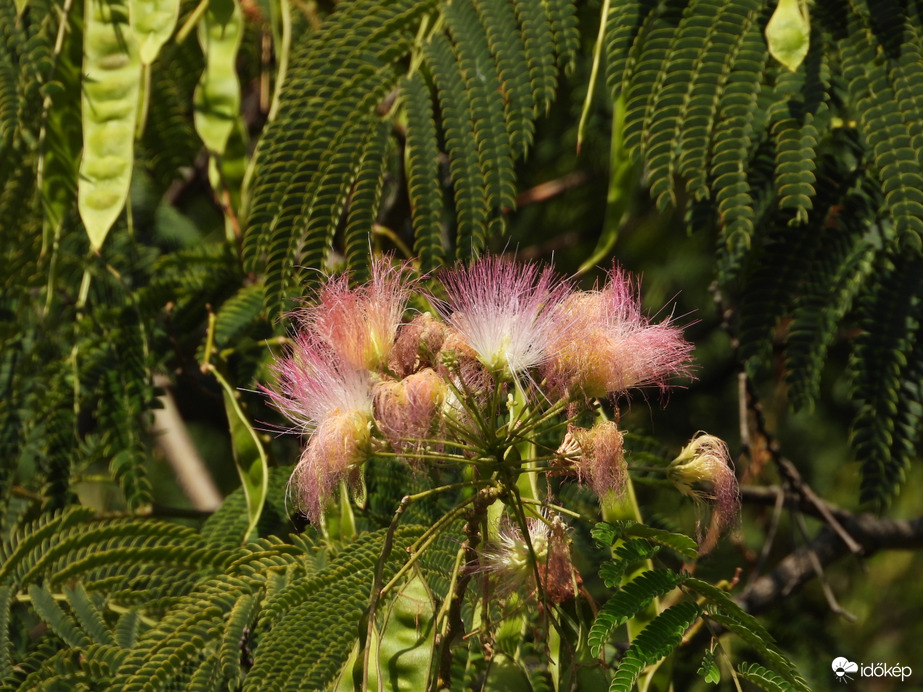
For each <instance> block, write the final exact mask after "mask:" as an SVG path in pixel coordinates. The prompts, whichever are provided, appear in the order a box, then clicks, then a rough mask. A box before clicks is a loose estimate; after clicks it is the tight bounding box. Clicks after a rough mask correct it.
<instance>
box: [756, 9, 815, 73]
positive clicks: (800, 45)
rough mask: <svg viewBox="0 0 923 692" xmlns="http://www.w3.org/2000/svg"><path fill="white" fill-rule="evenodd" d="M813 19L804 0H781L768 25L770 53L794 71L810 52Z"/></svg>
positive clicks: (767, 35) (767, 34)
mask: <svg viewBox="0 0 923 692" xmlns="http://www.w3.org/2000/svg"><path fill="white" fill-rule="evenodd" d="M810 36H811V21H810V19H809V17H808V8H807V3H806V2H804V0H779V4H778V5H777V6H776V11H775V12H773V13H772V17H771V18H770V20H769V23H768V24H767V25H766V43H767V45H768V46H769V53H770V54H771V55H772V57H774V58H775V59H776V60H778V61H779V62H780V63H782V64H783V65H785V66H786V67H787V68H788V69H789V70H791V71H792V72H794V71H795V70H797V69H798V66H799V65H801V63H802V62H803V61H804V58H805V56H806V55H807V54H808V42H809V39H810Z"/></svg>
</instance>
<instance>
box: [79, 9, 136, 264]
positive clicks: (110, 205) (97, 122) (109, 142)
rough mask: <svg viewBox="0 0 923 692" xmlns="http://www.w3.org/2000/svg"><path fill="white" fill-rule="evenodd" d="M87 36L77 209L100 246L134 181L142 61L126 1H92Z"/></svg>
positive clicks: (94, 243) (93, 241)
mask: <svg viewBox="0 0 923 692" xmlns="http://www.w3.org/2000/svg"><path fill="white" fill-rule="evenodd" d="M84 22H85V27H84V41H83V75H84V77H83V95H82V98H81V114H82V120H83V158H82V159H81V162H80V174H79V182H78V184H77V208H78V210H79V211H80V218H81V219H82V220H83V225H84V226H85V227H86V229H87V235H89V237H90V244H91V245H92V246H93V249H94V250H98V249H99V248H100V247H101V246H102V244H103V241H104V240H105V239H106V235H107V234H108V233H109V229H110V228H112V224H113V223H115V220H116V219H117V218H118V216H119V214H120V213H121V212H122V208H123V207H124V206H125V200H126V199H127V197H128V186H129V184H130V183H131V167H132V163H133V162H134V143H135V123H136V121H137V118H138V94H139V93H140V88H141V60H140V58H139V55H138V46H137V43H136V42H135V39H134V34H132V32H131V31H130V30H129V24H128V6H127V4H125V3H124V2H122V1H121V0H87V2H86V9H85V18H84Z"/></svg>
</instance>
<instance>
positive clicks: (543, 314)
mask: <svg viewBox="0 0 923 692" xmlns="http://www.w3.org/2000/svg"><path fill="white" fill-rule="evenodd" d="M406 269H407V268H406V267H405V266H404V265H400V264H395V263H392V262H390V261H388V260H387V259H379V260H376V261H375V262H374V264H373V266H372V272H371V279H370V281H369V282H368V283H366V284H364V285H361V286H358V287H351V286H350V284H349V277H348V276H341V277H334V278H329V279H327V280H326V281H325V282H324V284H323V285H322V286H321V288H320V289H319V291H318V292H317V296H316V300H315V301H314V302H313V303H312V305H310V306H309V307H305V308H303V309H302V310H300V311H299V312H297V313H295V315H294V323H295V325H296V333H295V334H294V336H293V339H292V345H291V348H290V351H289V352H288V353H287V354H286V355H285V357H283V358H281V359H280V360H279V361H278V362H277V363H276V365H275V366H274V373H275V377H276V380H277V385H276V387H275V388H273V389H268V388H267V389H265V391H266V392H267V394H268V396H269V398H270V400H271V402H272V403H273V404H274V405H275V406H276V407H277V408H278V409H279V410H280V411H282V412H283V413H284V414H285V415H286V416H287V417H288V418H289V419H290V420H291V421H292V423H293V431H295V432H298V433H301V434H303V435H304V436H305V437H306V438H307V444H306V447H305V449H304V452H303V453H302V455H301V459H300V460H299V462H298V464H297V466H296V468H295V471H294V473H293V477H292V484H291V487H292V489H293V495H294V497H295V498H296V501H297V503H298V505H299V507H300V508H301V510H302V511H304V513H305V514H306V515H307V516H308V517H309V518H310V519H311V520H312V521H314V522H317V521H320V520H322V519H323V516H324V512H325V510H326V508H327V504H328V502H329V501H330V500H331V499H332V498H333V497H334V491H335V490H336V488H337V487H338V485H339V484H340V483H342V482H347V483H351V484H352V485H353V486H357V485H359V484H361V478H362V475H361V468H362V466H363V464H364V463H365V462H366V461H367V460H368V459H369V458H370V457H371V456H372V455H373V454H379V455H392V456H395V457H397V458H400V459H403V460H405V461H407V462H409V463H410V464H411V465H413V466H414V467H415V468H420V467H421V466H423V465H424V463H429V462H431V461H432V462H440V460H441V463H444V464H451V463H453V460H462V461H465V463H468V464H473V465H474V466H475V467H476V468H477V469H480V471H476V474H478V473H479V474H481V475H480V476H477V477H480V478H489V477H493V478H499V477H501V476H502V477H504V478H507V477H510V476H509V473H512V474H513V476H515V475H516V474H518V473H519V472H520V466H519V465H520V464H522V463H524V462H526V461H529V460H520V457H519V455H506V454H505V452H503V450H504V449H508V448H511V447H512V446H514V445H517V444H519V443H520V442H523V441H526V440H525V438H526V437H528V435H530V434H534V433H536V432H537V428H536V427H535V425H537V423H534V421H539V420H547V418H543V416H546V414H547V412H548V411H549V409H551V408H553V407H554V408H555V411H556V412H561V413H563V412H564V411H565V410H568V411H570V412H571V413H573V412H574V411H580V410H584V411H585V410H588V409H587V406H586V404H587V403H589V402H591V401H592V400H596V399H601V398H605V397H608V398H610V399H611V400H612V401H613V402H615V401H616V400H617V399H618V398H619V397H621V396H623V395H624V394H625V393H626V392H628V391H629V390H631V389H634V388H639V387H647V386H654V387H658V388H660V389H662V390H663V389H665V388H666V387H667V386H668V383H669V381H670V379H671V378H673V377H674V376H677V375H688V374H689V370H690V356H691V350H692V347H691V345H690V344H689V343H688V342H687V341H686V340H685V339H684V338H683V335H682V331H681V329H680V328H679V327H678V326H677V325H676V323H675V322H674V320H672V319H670V318H668V319H664V320H663V321H660V322H654V321H652V320H651V319H649V318H647V317H645V316H644V314H643V313H642V311H641V307H640V299H639V291H638V286H637V284H636V283H635V282H633V281H632V280H631V279H630V278H629V277H628V275H627V274H626V273H625V272H624V271H623V270H621V269H619V268H618V267H615V268H613V269H612V271H611V272H609V275H608V277H607V281H606V282H605V285H604V286H603V287H602V288H597V289H595V290H592V291H580V290H577V289H575V288H574V287H573V286H572V285H571V284H570V283H569V282H567V281H565V280H563V279H561V278H558V277H557V276H556V275H555V274H554V272H553V271H552V270H551V269H550V268H542V267H540V266H537V265H535V264H524V263H517V262H514V261H511V260H508V259H504V258H499V257H486V258H483V259H480V260H478V261H476V262H474V263H472V264H471V266H469V267H467V268H459V269H454V270H450V271H446V272H444V273H443V274H442V275H441V276H437V280H438V283H437V285H435V287H434V288H433V289H432V290H431V292H428V293H424V292H422V291H420V290H418V285H417V283H416V282H415V281H414V280H411V279H408V278H407V271H406ZM414 293H418V294H419V295H420V297H422V298H423V299H425V300H428V301H429V302H430V304H431V305H432V306H433V313H420V314H417V315H416V316H414V317H413V318H412V319H410V320H409V321H407V319H406V318H407V317H408V315H407V314H406V313H407V306H408V303H409V300H410V297H411V295H412V294H414ZM515 401H518V402H519V404H515V403H514V402H515ZM517 406H518V408H517ZM501 408H504V410H502V411H501V410H500V409H501ZM523 411H525V413H523ZM552 413H554V412H552ZM530 416H531V418H530ZM530 425H531V426H532V427H530ZM524 436H525V437H524ZM697 439H698V440H699V442H698V443H697V444H698V445H699V446H700V447H703V448H704V445H705V441H704V439H703V438H697ZM453 445H454V448H453ZM699 456H701V454H699ZM697 458H698V457H697ZM546 460H548V461H550V462H551V465H550V466H549V467H548V469H547V470H548V471H549V472H553V473H567V474H572V475H575V476H576V477H577V478H578V479H579V480H580V481H581V482H586V483H587V484H588V485H589V486H590V487H591V488H592V489H593V490H594V491H595V492H596V493H597V494H598V495H599V496H600V497H601V498H604V497H606V496H611V495H620V494H621V493H622V490H623V488H624V486H625V484H626V482H627V478H628V467H627V463H626V458H625V453H624V449H623V433H622V431H621V430H620V429H619V428H618V426H617V425H616V423H614V422H609V421H602V422H598V423H597V424H596V425H594V426H592V427H590V428H581V427H578V426H577V425H576V424H575V422H574V420H573V419H571V420H570V421H568V425H567V433H566V435H565V437H564V439H563V440H562V442H561V445H560V447H559V449H558V450H557V452H556V453H554V454H553V455H552V456H551V457H546ZM698 463H699V464H700V465H701V464H702V463H704V462H698ZM504 464H506V465H508V468H505V469H504V470H503V472H502V473H501V474H500V475H497V474H498V473H499V469H500V466H503V465H504ZM719 466H720V465H719ZM696 468H697V467H696ZM716 468H717V466H716ZM721 468H726V466H721ZM539 470H540V469H539ZM692 473H693V466H692V465H691V464H690V463H686V462H682V463H676V462H675V465H674V466H672V467H671V469H670V474H671V475H670V477H671V479H673V480H674V481H676V482H677V483H678V484H680V487H681V488H682V489H684V490H685V488H687V487H688V488H691V487H692V486H693V485H694V483H693V482H692V481H691V480H690V474H692ZM491 474H493V476H491ZM504 474H505V475H504ZM713 475H714V476H715V479H714V480H713V484H712V486H711V487H713V489H714V491H713V492H714V498H715V499H716V500H717V502H718V504H719V506H720V507H721V508H722V510H721V511H722V512H723V511H725V510H726V509H727V508H728V507H730V505H729V504H728V502H729V501H728V499H727V498H728V497H729V495H728V493H729V492H730V491H729V490H727V488H726V487H725V485H723V484H724V483H726V481H725V480H723V479H722V477H720V474H719V475H715V474H713ZM731 477H733V473H731ZM696 492H700V491H696ZM536 530H537V531H539V533H538V534H536V537H535V540H534V541H533V543H541V541H542V540H546V539H544V538H542V536H543V534H542V533H541V531H542V530H543V529H541V527H540V526H538V525H536ZM519 539H520V540H521V539H522V532H521V531H520V534H519ZM504 540H505V543H504V544H503V549H502V550H499V551H497V552H496V555H497V558H496V560H494V562H496V563H497V564H499V563H500V562H503V564H505V565H507V566H509V565H512V564H513V563H515V562H516V560H517V559H519V558H516V557H515V555H516V554H517V553H516V551H517V550H518V548H517V547H516V546H518V545H519V544H518V543H517V540H516V538H515V536H514V534H513V533H510V532H507V533H506V539H504ZM559 552H560V551H559ZM501 554H502V555H503V556H505V557H502V559H501V557H499V556H500V555H501ZM556 554H557V553H555V552H554V551H552V552H551V553H550V556H551V557H550V558H549V561H548V563H547V564H548V570H549V579H551V577H550V575H551V572H553V571H555V570H556V569H557V568H556V567H555V568H552V565H553V564H556V563H555V561H556V560H558V557H556V556H555V555H556ZM520 557H521V556H520ZM517 564H519V563H517ZM497 569H498V570H499V567H498V568H497ZM551 581H553V580H551ZM570 583H571V582H568V584H570ZM568 588H570V587H568ZM546 590H549V591H551V590H552V589H551V586H550V585H549V586H547V587H546Z"/></svg>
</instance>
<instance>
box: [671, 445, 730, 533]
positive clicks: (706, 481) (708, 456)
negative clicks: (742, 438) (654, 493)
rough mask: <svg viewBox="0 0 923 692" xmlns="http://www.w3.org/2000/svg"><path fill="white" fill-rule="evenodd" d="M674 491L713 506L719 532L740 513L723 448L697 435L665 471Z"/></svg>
mask: <svg viewBox="0 0 923 692" xmlns="http://www.w3.org/2000/svg"><path fill="white" fill-rule="evenodd" d="M667 477H668V478H669V479H670V481H671V482H672V483H673V485H675V486H676V487H677V489H678V490H679V491H680V492H681V493H683V494H684V495H687V496H688V497H691V498H693V499H695V500H699V501H709V502H713V503H714V507H715V516H716V518H717V521H718V527H719V529H724V528H727V527H728V526H729V525H730V524H731V523H732V522H733V521H734V519H735V518H736V517H737V515H738V513H739V511H740V493H739V489H738V486H737V477H736V476H735V475H734V469H733V465H732V463H731V455H730V453H729V452H728V447H727V444H726V443H725V442H724V440H722V439H721V438H718V437H715V436H714V435H706V434H705V433H699V434H697V435H696V437H694V438H693V439H692V441H691V442H689V444H687V445H686V446H685V447H683V449H682V451H680V453H679V455H678V456H677V457H676V458H675V459H674V460H673V461H672V462H670V465H669V467H667Z"/></svg>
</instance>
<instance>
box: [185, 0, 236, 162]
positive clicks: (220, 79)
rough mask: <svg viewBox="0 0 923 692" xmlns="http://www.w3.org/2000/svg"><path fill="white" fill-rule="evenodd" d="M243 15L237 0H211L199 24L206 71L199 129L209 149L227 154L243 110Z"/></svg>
mask: <svg viewBox="0 0 923 692" xmlns="http://www.w3.org/2000/svg"><path fill="white" fill-rule="evenodd" d="M242 37H243V15H242V14H241V11H240V4H239V3H238V2H237V0H210V1H209V3H208V11H207V12H206V13H205V17H203V19H202V21H201V23H200V24H199V43H200V44H201V45H202V52H203V53H204V54H205V71H204V72H202V78H201V79H200V80H199V86H198V87H197V88H196V91H195V97H194V104H195V117H194V119H195V129H196V132H198V133H199V137H201V138H202V142H204V144H205V146H206V147H207V148H208V150H209V151H210V152H212V153H214V154H219V155H220V154H223V153H224V149H225V147H226V146H227V143H228V138H229V137H230V136H231V132H232V130H233V129H234V122H235V120H236V119H237V116H238V113H239V111H240V82H239V81H238V80H237V68H236V63H237V50H238V48H240V41H241V38H242Z"/></svg>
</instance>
